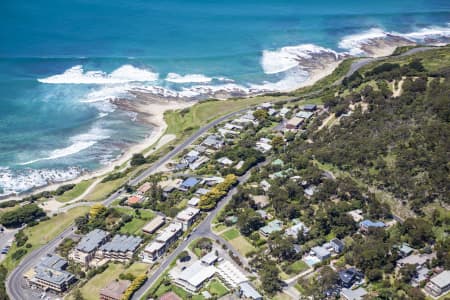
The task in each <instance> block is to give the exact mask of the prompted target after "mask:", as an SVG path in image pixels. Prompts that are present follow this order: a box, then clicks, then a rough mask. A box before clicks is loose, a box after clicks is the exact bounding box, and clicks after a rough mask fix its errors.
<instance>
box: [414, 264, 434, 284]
mask: <svg viewBox="0 0 450 300" xmlns="http://www.w3.org/2000/svg"><path fill="white" fill-rule="evenodd" d="M429 273H430V269H428V268H426V267H422V268H419V269H418V270H417V275H416V276H415V277H413V278H412V279H411V285H412V286H413V287H416V286H419V285H420V284H421V283H422V282H424V281H426V280H428V278H429V276H428V274H429Z"/></svg>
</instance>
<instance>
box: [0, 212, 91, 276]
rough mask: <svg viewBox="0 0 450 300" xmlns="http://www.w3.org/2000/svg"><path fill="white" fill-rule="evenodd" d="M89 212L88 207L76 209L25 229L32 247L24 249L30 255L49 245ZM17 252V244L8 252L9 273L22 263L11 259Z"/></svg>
mask: <svg viewBox="0 0 450 300" xmlns="http://www.w3.org/2000/svg"><path fill="white" fill-rule="evenodd" d="M88 211H89V207H87V206H80V207H76V208H73V209H71V210H69V211H68V212H66V213H61V214H59V215H57V216H56V217H52V218H50V219H49V220H47V221H43V222H40V223H39V224H38V225H36V226H33V227H27V228H25V229H24V232H25V234H26V235H27V236H28V241H27V243H30V244H31V245H32V247H31V248H28V249H27V248H25V247H22V248H23V249H26V250H27V251H28V253H30V252H31V251H33V250H34V249H36V248H38V247H40V246H42V245H45V244H47V243H48V242H49V241H51V240H53V239H54V238H55V237H56V236H57V235H58V234H60V233H61V232H62V231H64V229H66V228H67V227H69V226H70V225H71V224H72V223H73V222H74V220H75V219H76V218H77V217H79V216H81V215H84V214H85V213H87V212H88ZM16 250H17V247H16V244H15V243H13V245H12V247H11V250H10V251H9V252H8V255H7V256H6V258H5V260H4V261H3V265H4V266H5V267H6V268H7V269H8V271H11V270H12V269H14V268H15V267H16V266H17V265H18V264H19V262H20V260H13V259H12V258H11V254H12V253H14V252H15V251H16Z"/></svg>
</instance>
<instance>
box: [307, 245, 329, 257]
mask: <svg viewBox="0 0 450 300" xmlns="http://www.w3.org/2000/svg"><path fill="white" fill-rule="evenodd" d="M311 250H312V251H313V252H314V253H315V254H316V256H319V257H325V256H329V255H330V254H331V253H330V251H328V250H327V249H325V248H323V247H320V246H316V247H313V248H312V249H311Z"/></svg>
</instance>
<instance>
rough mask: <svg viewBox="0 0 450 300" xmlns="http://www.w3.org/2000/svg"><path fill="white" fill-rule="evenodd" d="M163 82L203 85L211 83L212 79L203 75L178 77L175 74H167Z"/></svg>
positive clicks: (178, 75)
mask: <svg viewBox="0 0 450 300" xmlns="http://www.w3.org/2000/svg"><path fill="white" fill-rule="evenodd" d="M165 80H166V81H169V82H174V83H205V82H211V81H212V80H213V79H212V78H210V77H207V76H205V75H203V74H186V75H180V74H177V73H169V74H167V77H166V79H165Z"/></svg>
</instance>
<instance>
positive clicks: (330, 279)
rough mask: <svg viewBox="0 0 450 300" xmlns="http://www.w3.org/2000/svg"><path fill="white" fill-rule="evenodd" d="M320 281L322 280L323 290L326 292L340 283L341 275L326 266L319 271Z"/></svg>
mask: <svg viewBox="0 0 450 300" xmlns="http://www.w3.org/2000/svg"><path fill="white" fill-rule="evenodd" d="M318 281H319V282H320V287H321V290H322V292H325V291H327V290H328V289H330V288H332V287H333V286H334V285H336V284H337V283H338V281H339V276H338V274H337V273H336V271H334V270H333V269H332V268H331V267H329V266H324V267H323V268H322V269H320V271H319V278H318Z"/></svg>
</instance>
